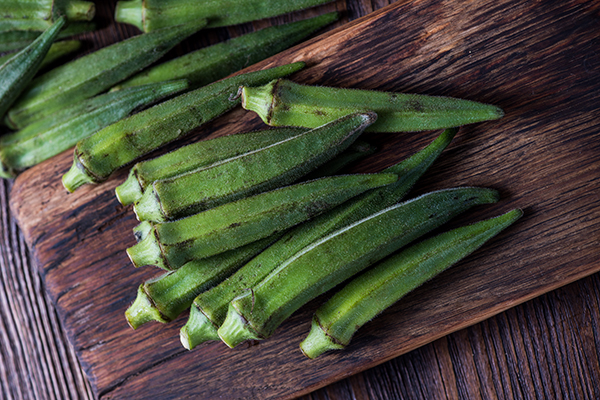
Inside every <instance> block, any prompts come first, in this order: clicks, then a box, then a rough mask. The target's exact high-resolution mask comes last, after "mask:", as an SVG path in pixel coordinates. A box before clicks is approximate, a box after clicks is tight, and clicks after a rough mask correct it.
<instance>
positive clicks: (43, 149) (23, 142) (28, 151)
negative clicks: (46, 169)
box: [0, 81, 187, 178]
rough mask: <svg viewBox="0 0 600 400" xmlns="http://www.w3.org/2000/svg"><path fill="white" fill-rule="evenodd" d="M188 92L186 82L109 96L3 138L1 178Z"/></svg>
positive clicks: (73, 108)
mask: <svg viewBox="0 0 600 400" xmlns="http://www.w3.org/2000/svg"><path fill="white" fill-rule="evenodd" d="M186 88H187V82H186V81H178V82H162V83H154V84H150V85H144V86H138V87H133V88H130V89H125V90H122V91H120V92H118V93H106V94H103V95H100V96H96V97H93V98H91V99H87V100H85V101H83V102H82V103H81V104H78V105H75V106H73V107H71V109H70V110H65V111H63V112H61V113H58V114H57V115H54V116H52V118H46V119H43V120H41V121H38V122H35V123H33V124H31V125H28V126H26V127H25V128H24V129H22V130H20V131H17V132H14V133H11V134H8V135H4V136H2V137H0V177H3V178H14V177H15V176H16V175H17V174H18V173H19V172H21V171H23V170H24V169H26V168H29V167H32V166H34V165H36V164H38V163H40V162H42V161H44V160H47V159H48V158H50V157H53V156H55V155H57V154H59V153H62V152H63V151H65V150H67V149H69V148H71V147H73V146H75V144H76V143H77V142H78V141H79V140H81V139H83V138H86V137H88V136H90V135H92V134H93V133H95V132H97V131H98V130H100V129H102V128H103V127H105V126H108V125H110V124H112V123H114V122H116V121H118V120H120V119H122V118H125V117H126V116H127V115H129V114H130V113H131V112H132V111H133V110H135V109H137V108H139V107H143V106H145V105H148V104H150V103H153V102H155V101H156V100H158V99H160V98H162V97H165V96H169V95H171V94H173V93H177V92H180V91H182V90H184V89H186Z"/></svg>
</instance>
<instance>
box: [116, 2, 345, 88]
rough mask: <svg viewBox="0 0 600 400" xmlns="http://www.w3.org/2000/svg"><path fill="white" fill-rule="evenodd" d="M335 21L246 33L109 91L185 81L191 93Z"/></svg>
mask: <svg viewBox="0 0 600 400" xmlns="http://www.w3.org/2000/svg"><path fill="white" fill-rule="evenodd" d="M337 18H338V14H337V13H335V12H334V13H328V14H324V15H319V16H317V17H314V18H310V19H306V20H303V21H297V22H292V23H289V24H284V25H279V26H271V27H269V28H265V29H261V30H259V31H256V32H252V33H248V34H246V35H242V36H239V37H236V38H233V39H230V40H227V41H225V42H221V43H218V44H215V45H213V46H209V47H205V48H202V49H200V50H196V51H193V52H190V53H187V54H185V55H183V56H181V57H178V58H174V59H172V60H169V61H166V62H164V63H162V64H159V65H157V66H154V67H151V68H147V69H146V70H144V71H142V72H140V73H138V74H137V75H134V76H133V77H131V78H129V79H128V80H126V81H124V82H122V83H120V84H119V85H117V86H115V87H114V88H113V90H117V89H123V88H126V87H130V86H137V85H144V84H147V83H152V82H160V81H167V80H174V79H187V80H188V81H189V83H190V88H192V89H195V88H198V87H200V86H205V85H208V84H209V83H212V82H215V81H217V80H219V79H222V78H224V77H226V76H227V75H229V74H232V73H234V72H236V71H239V70H241V69H242V68H245V67H248V66H250V65H252V64H255V63H257V62H259V61H261V60H264V59H265V58H267V57H270V56H272V55H274V54H277V53H279V52H281V51H283V50H285V49H287V48H288V47H291V46H292V45H294V44H295V43H298V42H300V41H301V40H302V39H304V38H306V37H307V36H309V35H310V34H312V33H313V32H315V31H316V30H318V29H320V28H322V27H324V26H326V25H329V24H330V23H332V22H334V21H335V20H337Z"/></svg>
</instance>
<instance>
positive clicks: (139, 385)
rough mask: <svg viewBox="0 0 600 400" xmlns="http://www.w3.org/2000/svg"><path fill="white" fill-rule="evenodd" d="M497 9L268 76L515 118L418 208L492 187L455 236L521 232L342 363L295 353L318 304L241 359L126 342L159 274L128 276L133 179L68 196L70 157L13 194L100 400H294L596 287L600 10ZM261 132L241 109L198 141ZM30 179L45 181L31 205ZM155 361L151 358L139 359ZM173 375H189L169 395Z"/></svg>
mask: <svg viewBox="0 0 600 400" xmlns="http://www.w3.org/2000/svg"><path fill="white" fill-rule="evenodd" d="M499 4H500V3H494V5H498V6H497V7H492V6H491V3H489V4H488V3H487V2H485V1H477V2H475V1H472V2H465V3H464V4H461V9H460V10H458V9H457V8H456V5H455V4H453V3H452V2H436V3H435V4H434V3H433V2H428V1H413V2H411V3H401V4H395V5H394V6H392V7H390V8H388V9H386V10H385V12H383V13H378V14H375V15H371V16H369V18H368V19H367V20H364V21H361V22H359V23H357V24H352V25H351V26H350V27H349V28H347V29H343V30H338V31H335V32H333V33H332V34H330V35H329V36H327V37H326V38H324V39H321V40H319V41H316V42H314V43H312V44H309V45H308V46H306V47H301V48H296V49H294V50H292V51H290V52H287V53H285V54H283V55H282V56H280V57H278V58H277V59H276V60H271V61H269V62H268V63H265V65H267V64H270V63H274V62H277V63H281V62H284V61H288V60H293V59H298V58H299V57H306V58H308V59H309V60H310V61H311V65H312V66H311V68H309V69H308V70H306V71H305V72H302V73H300V74H298V75H297V76H296V77H295V78H294V79H295V80H297V81H300V82H305V83H320V84H327V85H336V86H352V87H362V88H375V89H385V90H398V91H412V92H421V93H429V94H439V95H452V96H456V97H465V98H470V99H473V100H479V101H486V102H491V103H495V104H498V105H500V106H502V107H503V108H504V109H505V111H506V112H507V116H506V117H505V118H504V119H502V120H501V121H499V122H494V123H488V124H480V125H476V126H472V127H467V128H464V129H463V130H461V134H460V137H459V138H458V139H457V141H456V142H455V143H454V145H453V146H452V147H451V148H450V149H449V151H448V152H447V153H446V155H445V157H444V158H443V159H442V160H441V162H440V163H439V164H438V166H437V167H435V168H434V169H433V170H432V171H431V174H429V175H428V177H427V178H426V179H425V180H424V182H423V183H422V184H421V185H420V186H419V188H418V189H417V192H419V191H421V192H422V191H425V190H430V189H433V188H440V187H447V186H450V185H456V184H470V185H487V186H493V187H497V188H499V189H501V190H502V191H503V194H504V198H505V200H503V202H502V203H501V204H499V205H498V206H497V207H489V208H486V209H481V210H477V211H476V212H475V213H473V214H472V215H470V216H468V217H465V218H462V219H461V221H460V222H461V223H463V222H468V221H471V220H474V219H477V218H480V217H483V216H490V215H495V214H498V213H500V212H502V211H504V210H507V209H508V208H510V207H513V206H521V207H525V209H526V212H527V215H528V216H527V217H526V218H525V219H524V220H523V221H522V222H521V223H520V224H518V225H517V226H515V227H514V229H511V231H510V232H507V233H506V234H504V235H502V236H500V237H498V238H497V239H496V240H494V241H493V242H492V243H490V245H489V246H486V248H485V251H483V249H482V251H481V252H478V253H476V254H475V255H473V257H471V258H470V259H469V261H467V262H465V263H462V264H461V265H459V266H457V267H456V268H454V269H452V270H450V271H448V273H446V274H444V275H443V276H441V277H440V278H439V279H436V280H435V281H433V282H431V284H430V285H428V286H427V287H424V288H422V289H419V291H417V292H415V293H414V294H413V295H411V296H409V297H408V298H407V299H405V301H403V302H402V304H398V305H397V307H394V308H393V309H392V310H390V311H389V312H387V313H386V314H385V315H383V316H382V317H381V318H379V319H377V320H375V321H373V323H372V324H370V325H369V326H367V327H365V330H364V331H363V332H361V333H360V334H359V335H358V336H357V337H356V340H355V341H354V342H353V344H352V345H351V346H350V347H349V349H348V350H349V351H347V352H344V353H339V354H329V355H326V356H324V357H323V358H322V359H318V360H316V361H315V362H308V361H307V360H304V359H302V358H301V356H300V355H299V354H298V352H297V349H296V347H297V343H298V342H299V341H300V340H301V338H302V337H303V336H304V335H305V333H306V331H307V326H308V325H307V323H308V321H309V316H310V312H311V310H312V309H314V307H315V305H316V303H315V304H311V305H309V306H307V307H305V308H304V309H303V310H302V311H301V312H299V313H298V314H297V315H294V317H293V318H292V319H291V320H290V321H289V322H288V323H286V324H285V325H284V326H283V327H282V328H281V329H280V330H279V331H278V333H277V334H276V336H275V337H274V338H272V339H270V340H268V341H265V342H264V343H261V344H260V345H258V346H253V347H250V348H248V349H240V350H233V351H229V350H227V349H225V348H223V346H220V345H219V344H209V345H207V346H203V347H202V348H199V349H198V350H197V351H194V352H185V351H182V350H181V348H180V347H179V346H178V342H177V329H178V326H180V324H181V323H183V322H184V319H183V320H182V319H180V320H178V321H177V322H176V323H175V325H174V326H172V327H165V326H150V327H144V328H143V329H140V330H139V331H136V332H135V333H132V332H131V331H129V330H128V328H127V327H126V324H125V323H124V320H123V319H122V312H123V311H124V309H125V308H126V307H127V304H128V303H129V302H130V301H131V299H132V296H133V295H134V293H135V287H136V286H137V283H138V282H139V281H140V280H141V279H143V278H144V277H146V276H150V275H152V274H153V271H142V270H139V271H132V268H131V267H130V266H129V265H128V262H127V260H126V257H125V255H124V253H123V249H124V248H125V247H127V246H128V245H130V244H132V243H133V238H132V237H131V235H130V231H129V229H130V228H131V227H132V226H133V225H134V224H135V221H134V219H133V216H132V214H131V212H130V210H127V209H123V208H120V207H118V206H117V205H116V204H117V203H116V201H115V200H114V198H113V197H112V193H111V191H112V188H114V186H115V185H116V184H117V183H119V180H120V179H122V178H123V176H124V174H125V172H122V173H120V174H119V176H118V177H115V178H114V179H113V180H111V181H110V182H109V183H107V184H106V185H103V186H100V187H96V188H85V189H82V190H81V191H78V192H77V193H76V194H75V195H73V196H68V197H66V196H65V194H64V192H63V191H62V189H61V188H60V184H59V182H58V177H59V176H60V174H61V173H62V172H64V171H65V170H66V169H67V168H68V166H69V164H70V155H69V154H64V155H62V156H60V157H58V158H57V159H55V160H53V162H52V163H47V164H46V165H44V166H40V167H39V168H37V169H33V170H31V171H30V172H28V173H26V174H24V176H23V177H22V178H20V179H18V180H17V182H16V184H15V187H14V188H13V192H12V204H13V210H14V212H15V215H16V216H17V218H18V219H19V222H20V225H21V227H22V228H23V231H24V233H25V238H26V240H27V242H28V244H30V246H31V247H32V249H33V254H34V256H35V257H36V259H37V261H38V264H39V265H40V267H41V268H42V272H43V274H44V277H45V281H46V284H47V288H48V292H49V294H50V297H51V298H52V299H53V301H55V302H56V305H57V308H58V310H59V315H60V317H61V319H62V320H63V321H64V324H65V327H66V330H67V333H68V335H69V337H70V338H71V340H72V341H73V343H74V345H75V348H76V351H77V353H78V354H79V357H80V360H81V361H82V362H83V364H84V368H86V371H87V373H88V375H89V376H90V378H91V381H92V386H93V387H94V388H95V390H96V392H97V393H98V394H99V395H100V396H104V397H106V398H111V397H112V398H124V397H128V396H130V395H132V394H134V393H135V396H139V397H142V396H144V395H145V394H153V395H162V396H163V397H165V398H169V397H176V396H177V395H178V394H181V393H185V394H189V395H192V396H204V397H208V396H217V395H225V396H228V397H231V396H239V397H252V396H255V397H259V398H266V397H281V396H292V395H298V394H300V393H302V392H303V391H304V392H306V391H309V390H312V389H314V388H316V387H319V386H322V385H324V384H326V383H328V382H331V381H333V380H337V379H339V378H340V377H343V376H348V375H350V374H352V373H354V372H356V371H359V370H362V369H364V368H368V367H369V366H372V365H375V364H377V363H380V362H383V361H385V360H387V359H390V358H392V357H394V356H396V355H398V354H401V353H403V352H406V351H408V350H410V349H412V348H415V347H417V346H419V345H421V344H424V343H426V342H429V341H432V340H434V339H436V338H438V337H441V336H442V335H445V334H447V333H449V332H452V331H454V330H456V329H459V328H460V327H464V326H467V325H469V324H472V323H474V322H477V321H479V320H483V319H485V318H487V317H489V316H491V315H493V314H495V313H497V312H499V311H501V310H503V309H506V308H508V307H511V306H513V305H515V304H517V303H520V302H522V301H525V300H527V299H529V298H533V297H535V296H538V295H539V294H541V293H544V292H546V291H548V290H551V289H553V288H555V287H558V286H561V285H564V284H566V283H568V282H570V281H573V280H575V279H577V278H579V277H582V276H585V275H588V274H590V273H592V272H594V271H596V270H597V269H598V262H597V260H596V259H595V248H597V244H598V224H597V222H596V221H597V218H596V217H597V216H598V208H597V207H598V201H597V200H598V195H597V193H598V192H597V189H598V178H597V177H598V148H599V143H598V139H597V137H595V136H594V133H595V132H596V131H597V128H598V126H597V125H598V123H597V117H598V115H597V111H596V110H597V104H598V98H597V93H598V92H597V89H598V79H597V78H596V77H597V69H598V63H597V59H594V57H592V58H591V59H590V54H594V53H593V50H594V48H593V43H594V41H596V42H597V29H594V28H595V27H596V25H595V24H596V21H597V20H596V19H594V17H595V16H596V14H595V12H596V11H597V10H594V9H593V8H592V7H591V6H590V5H586V4H585V3H576V2H571V3H559V2H546V4H545V6H544V12H543V13H540V12H539V9H536V8H535V7H534V6H531V5H524V4H520V3H519V2H516V1H504V2H502V7H500V6H499ZM482 10H484V11H482ZM517 16H518V17H519V18H516V17H517ZM559 17H560V18H559ZM567 17H569V18H567ZM557 21H558V22H557ZM392 27H395V28H396V27H402V28H401V29H392ZM382 37H383V38H386V39H383V40H381V38H382ZM559 50H560V51H559ZM405 60H410V62H406V61H405ZM594 88H595V89H596V90H594ZM257 125H258V121H257V120H256V118H253V117H252V116H250V115H248V114H246V113H243V112H240V111H239V110H238V111H236V112H234V113H232V114H231V115H228V116H227V117H226V118H223V119H221V120H219V121H216V122H215V123H214V124H212V125H211V126H210V127H208V128H207V129H206V130H203V131H201V132H198V137H205V135H206V134H207V133H208V134H210V135H212V136H216V135H219V134H225V133H230V132H233V131H236V130H242V129H243V127H245V128H246V129H249V128H251V127H255V126H257ZM432 137H433V134H423V135H414V134H412V135H397V136H395V137H386V136H385V135H379V136H374V137H373V138H372V140H374V141H375V142H377V143H378V144H380V146H381V148H382V151H381V152H380V153H379V154H378V155H377V156H376V157H373V158H372V159H369V160H367V161H366V162H365V163H363V164H361V165H360V166H359V167H358V168H357V169H356V170H357V171H371V170H377V169H379V168H380V167H383V166H386V165H389V164H391V163H393V162H394V161H397V160H399V159H401V158H402V157H403V156H405V155H407V154H409V153H411V152H412V151H414V150H416V149H418V148H419V147H421V146H423V145H424V144H425V143H426V142H427V141H428V140H430V139H431V138H432ZM407 139H410V140H407ZM36 176H39V177H41V176H44V177H45V178H44V181H48V180H49V181H50V183H46V184H45V185H44V186H43V189H44V190H43V194H42V196H39V199H36V197H38V195H39V192H40V187H41V182H39V181H38V182H36V181H35V179H36V178H35V177H36ZM31 210H35V211H34V212H32V211H31ZM43 215H46V217H44V216H43ZM47 215H52V220H49V219H48V218H47ZM65 250H66V251H65ZM149 346H156V348H157V349H158V350H157V351H156V352H154V353H152V354H147V353H146V349H147V348H148V347H149ZM282 353H283V354H286V357H280V356H278V354H282ZM288 354H289V356H287V355H288ZM117 367H118V368H117ZM223 370H225V371H227V374H226V376H223V373H222V371H223ZM164 371H190V372H189V373H188V374H182V375H179V374H178V375H177V376H176V377H175V378H174V380H171V379H173V375H172V374H165V373H164ZM282 374H285V376H286V379H284V380H282V379H281V376H282ZM199 377H200V378H199ZM288 377H289V378H288ZM199 379H200V380H199ZM223 379H228V381H227V382H228V384H227V385H223ZM231 379H234V380H235V383H236V384H235V385H233V384H232V381H231Z"/></svg>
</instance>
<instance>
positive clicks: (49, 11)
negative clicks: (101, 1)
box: [0, 0, 96, 32]
mask: <svg viewBox="0 0 600 400" xmlns="http://www.w3.org/2000/svg"><path fill="white" fill-rule="evenodd" d="M95 14H96V7H95V5H94V3H93V2H91V1H81V0H33V1H32V0H0V32H6V31H15V30H20V31H45V30H46V29H48V28H49V27H50V26H51V25H52V24H53V23H55V22H56V21H58V19H59V18H60V17H61V16H64V17H65V18H66V19H67V20H69V21H91V20H92V19H93V18H94V15H95Z"/></svg>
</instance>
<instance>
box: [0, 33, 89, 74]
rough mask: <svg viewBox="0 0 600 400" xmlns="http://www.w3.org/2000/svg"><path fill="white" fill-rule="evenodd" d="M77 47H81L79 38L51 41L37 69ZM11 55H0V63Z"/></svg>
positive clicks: (77, 48) (75, 49) (73, 50)
mask: <svg viewBox="0 0 600 400" xmlns="http://www.w3.org/2000/svg"><path fill="white" fill-rule="evenodd" d="M79 48H81V42H80V41H79V40H63V41H61V42H54V43H52V46H50V49H49V50H48V53H46V56H45V57H44V59H43V60H42V62H41V63H40V67H39V69H43V68H44V67H47V66H48V65H50V64H52V63H53V62H54V61H56V60H58V59H61V58H63V57H65V56H67V55H69V54H71V53H74V52H76V51H77V50H79ZM13 56H14V54H6V55H4V56H2V57H0V65H1V64H4V63H5V62H7V61H8V60H10V59H11V58H12V57H13Z"/></svg>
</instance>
